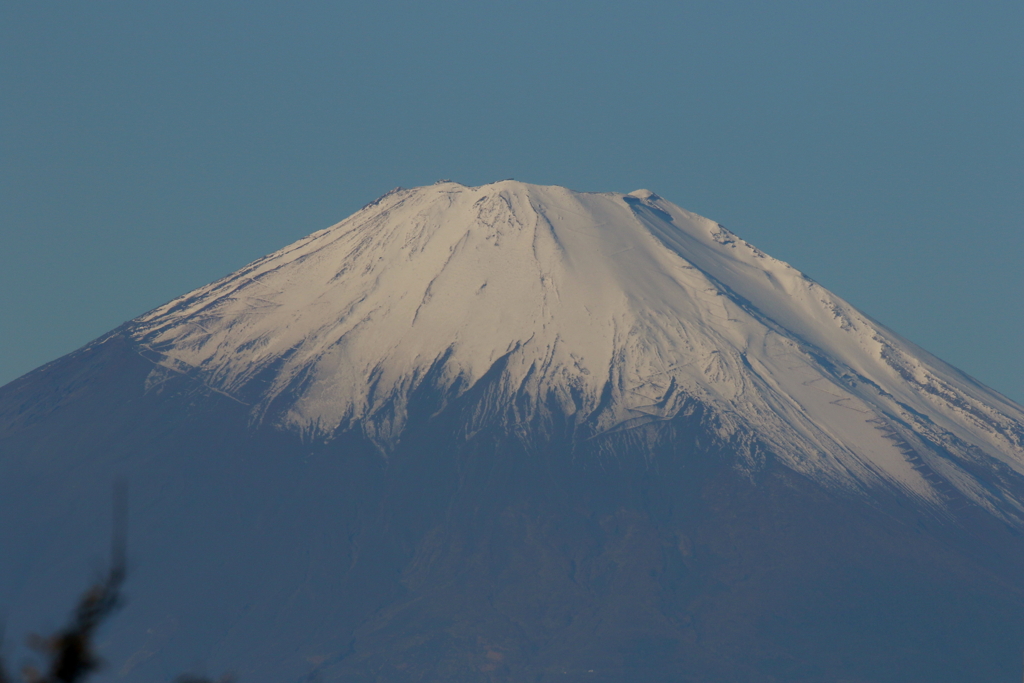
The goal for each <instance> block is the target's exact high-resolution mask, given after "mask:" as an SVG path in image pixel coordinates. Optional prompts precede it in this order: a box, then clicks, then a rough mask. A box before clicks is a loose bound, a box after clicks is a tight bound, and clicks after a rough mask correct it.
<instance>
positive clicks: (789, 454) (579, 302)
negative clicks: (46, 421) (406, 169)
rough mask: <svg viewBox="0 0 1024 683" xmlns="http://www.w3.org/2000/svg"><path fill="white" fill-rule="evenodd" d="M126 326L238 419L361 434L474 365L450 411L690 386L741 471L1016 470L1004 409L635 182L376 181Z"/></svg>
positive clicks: (867, 483)
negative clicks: (393, 184)
mask: <svg viewBox="0 0 1024 683" xmlns="http://www.w3.org/2000/svg"><path fill="white" fill-rule="evenodd" d="M129 328H130V334H131V335H132V337H133V338H134V339H135V340H136V341H137V342H138V343H139V344H140V345H141V347H142V348H144V349H145V350H146V353H148V354H149V355H150V357H151V358H153V359H155V360H156V362H157V368H156V369H154V371H153V373H151V378H150V383H151V384H152V385H154V386H155V385H158V384H159V383H160V381H161V380H162V378H163V377H165V376H166V375H167V373H186V374H190V375H193V376H195V377H197V378H198V379H200V380H201V381H203V382H204V383H206V384H207V385H208V386H210V387H211V388H213V389H215V390H216V391H219V392H222V393H225V394H228V395H230V396H232V397H234V398H236V399H238V400H239V401H242V402H244V403H247V404H250V405H251V410H252V415H253V419H254V420H258V421H263V422H266V421H270V422H272V423H274V424H278V425H279V426H281V427H282V428H285V429H297V430H300V431H302V432H303V433H305V434H308V435H311V436H314V437H316V438H325V439H329V438H331V437H332V436H333V435H334V434H336V433H338V432H339V431H345V430H349V429H361V430H363V432H364V433H365V434H366V435H367V436H368V437H370V438H371V439H373V440H374V441H375V442H376V443H377V444H378V445H379V446H380V448H381V450H382V451H383V452H385V453H386V452H388V450H389V449H390V448H391V447H392V446H393V445H394V444H395V443H397V442H398V440H400V438H401V435H402V432H403V430H404V428H405V424H406V421H407V419H408V411H409V409H410V401H412V400H413V397H414V395H415V394H416V392H417V391H419V390H421V389H423V388H429V389H430V390H431V391H435V392H439V394H440V395H441V396H445V397H447V399H445V400H449V399H454V398H456V397H458V396H460V395H462V394H463V393H465V392H466V391H467V390H469V389H470V388H472V387H474V386H475V385H477V383H479V382H480V381H481V380H482V378H484V377H485V376H490V375H493V374H494V373H495V372H496V373H498V375H499V380H498V382H497V385H496V387H497V388H496V389H494V390H493V391H492V395H490V397H489V399H488V401H487V404H486V405H484V406H481V407H480V409H479V413H478V415H477V416H476V417H475V418H474V419H475V420H476V421H478V422H481V423H483V422H490V423H492V424H503V425H506V426H507V427H508V428H510V429H512V428H513V427H514V426H515V425H522V424H527V423H529V424H534V425H538V429H537V430H534V434H537V433H543V429H544V425H550V424H552V423H553V422H559V423H563V422H564V423H566V424H568V425H569V428H570V429H571V430H572V431H573V434H574V436H573V438H575V439H578V440H581V439H591V438H596V437H599V436H601V435H602V434H606V433H610V432H616V431H622V430H641V431H642V430H651V429H653V430H655V431H657V428H658V425H659V424H664V423H666V422H667V421H670V420H671V419H673V418H674V417H675V416H676V415H679V414H680V413H681V412H685V411H687V410H691V409H692V407H693V405H695V404H701V405H704V406H707V407H708V408H709V409H710V414H712V415H714V416H715V418H714V419H715V420H716V421H717V422H716V424H717V426H716V428H715V429H716V430H717V433H718V436H719V438H721V439H723V440H726V441H728V440H736V441H737V443H738V445H737V449H738V450H739V452H740V455H741V462H743V463H745V464H744V465H743V466H744V467H746V468H748V469H749V470H751V471H753V470H756V469H757V468H758V467H759V466H760V463H762V462H763V460H764V458H765V457H769V456H770V457H776V458H779V459H780V460H782V461H784V462H785V463H786V464H787V465H788V466H790V467H791V468H793V469H795V470H797V471H800V472H803V473H805V474H807V475H809V476H812V477H814V478H816V479H818V480H822V481H825V482H828V483H830V485H838V486H843V487H846V488H849V489H852V490H861V491H865V490H869V489H872V488H874V487H879V486H882V487H887V488H895V489H897V490H899V491H902V492H903V493H904V494H906V495H910V496H913V497H915V498H917V499H920V500H922V501H925V502H926V503H928V504H930V505H935V506H940V507H941V506H943V505H946V504H948V503H949V500H950V499H949V495H950V494H949V493H948V491H947V489H949V488H952V489H953V490H955V491H957V492H958V493H957V495H960V496H966V497H968V498H970V499H971V500H973V501H975V502H977V503H978V504H980V505H983V506H984V507H987V508H988V509H990V510H992V511H996V509H997V505H996V503H995V501H996V499H997V498H998V497H999V496H1000V495H1001V494H1000V493H998V492H993V491H992V490H990V489H988V488H986V487H984V486H982V485H980V484H979V483H978V481H977V479H976V478H975V475H973V474H969V473H968V469H965V468H962V467H960V466H959V465H958V464H957V458H962V459H970V458H974V457H975V455H971V454H977V453H984V454H986V456H985V457H986V458H988V459H989V460H991V461H992V462H993V463H995V464H993V466H996V464H998V466H1000V467H1009V468H1011V469H1012V470H1013V471H1015V472H1018V473H1024V411H1022V410H1021V409H1020V407H1019V406H1016V405H1014V404H1012V403H1010V402H1009V401H1007V400H1006V399H1004V398H1002V397H1001V396H999V395H998V394H995V393H994V392H991V391H989V390H987V389H985V388H984V387H980V386H979V385H977V384H976V383H974V382H973V381H971V380H970V379H969V378H966V377H965V376H963V375H962V374H961V373H959V372H958V371H956V370H955V369H953V368H951V367H949V366H947V365H945V364H944V363H942V362H941V361H938V360H937V359H935V358H933V357H931V356H930V355H928V354H926V353H924V352H923V351H921V350H920V349H918V348H917V347H915V346H913V345H912V344H910V343H909V342H906V341H905V340H902V339H901V338H899V337H898V336H897V335H895V334H894V333H892V332H891V331H889V330H887V329H885V328H883V327H881V326H880V325H878V324H877V323H875V322H873V321H871V320H870V319H869V318H867V317H866V316H863V315H862V314H860V313H859V312H858V311H856V310H855V309H854V308H853V307H852V306H850V305H849V304H848V303H846V302H845V301H843V300H842V299H840V298H839V297H837V296H835V295H833V294H832V293H830V292H828V291H827V290H825V289H824V288H822V287H821V286H819V285H818V284H816V283H814V282H813V281H811V280H809V279H808V278H806V277H804V276H803V275H802V274H801V273H799V272H798V271H796V270H795V269H793V268H791V267H790V266H788V265H787V264H785V263H782V262H780V261H777V260H775V259H772V258H771V257H768V256H766V255H765V254H764V253H762V252H761V251H759V250H758V249H756V248H755V247H753V246H751V245H749V244H748V243H746V242H745V241H743V240H742V239H740V238H738V237H737V236H735V235H733V234H732V233H731V232H729V231H728V230H726V229H725V228H723V227H721V226H720V225H718V224H717V223H715V222H714V221H710V220H708V219H706V218H702V217H700V216H697V215H695V214H692V213H690V212H688V211H685V210H684V209H681V208H679V207H677V206H675V205H673V204H671V203H670V202H667V201H665V200H662V199H661V198H659V197H658V196H657V195H655V194H654V193H653V192H650V191H648V190H636V191H634V192H631V193H629V194H628V195H627V194H618V193H578V192H573V191H571V190H568V189H566V188H563V187H558V186H540V185H529V184H526V183H521V182H518V181H514V180H504V181H499V182H496V183H492V184H489V185H483V186H480V187H466V186H463V185H460V184H458V183H452V182H449V181H445V182H440V183H438V184H435V185H433V186H429V187H421V188H415V189H412V190H400V189H396V190H395V191H392V192H391V193H388V194H387V195H385V196H383V197H381V198H380V199H379V200H377V201H376V202H374V203H372V204H370V205H368V206H367V207H365V208H364V209H363V210H361V211H359V212H357V213H356V214H354V215H353V216H351V217H349V218H348V219H346V220H344V221H342V222H341V223H338V224H337V225H334V226H332V227H330V228H327V229H326V230H322V231H320V232H317V233H314V234H312V235H310V236H309V237H307V238H305V239H302V240H299V241H298V242H296V243H294V244H292V245H290V246H288V247H285V248H284V249H282V250H280V251H278V252H276V253H274V254H271V255H269V256H267V257H264V258H263V259H260V260H258V261H256V262H254V263H252V264H250V265H248V266H246V267H245V268H243V269H241V270H240V271H238V272H237V273H234V274H232V275H230V276H228V277H226V278H224V279H222V280H220V281H218V282H215V283H213V284H211V285H208V286H206V287H203V288H200V289H198V290H196V291H194V292H191V293H189V294H187V295H185V296H183V297H181V298H179V299H176V300H175V301H172V302H170V303H169V304H167V305H165V306H162V307H160V308H158V309H156V310H154V311H152V312H150V313H147V314H146V315H143V316H141V317H140V318H138V319H137V320H135V321H133V322H132V323H131V324H130V326H129ZM425 383H429V384H430V386H429V387H426V386H425ZM751 434H753V435H756V436H755V437H750V436H749V435H751ZM908 453H910V454H912V455H908ZM936 477H938V478H939V479H941V481H942V482H944V483H943V484H942V485H941V486H940V485H938V484H936V483H935V481H933V480H935V479H936ZM1000 510H1001V511H1000V512H999V513H998V514H1001V515H1003V516H1007V515H1009V516H1011V517H1012V516H1015V515H1018V514H1019V515H1022V516H1024V503H1022V502H1020V501H1016V500H1014V501H1013V502H1012V505H1010V506H1009V507H1008V506H1007V505H1005V504H1002V505H1001V506H1000ZM1007 510H1010V512H1007Z"/></svg>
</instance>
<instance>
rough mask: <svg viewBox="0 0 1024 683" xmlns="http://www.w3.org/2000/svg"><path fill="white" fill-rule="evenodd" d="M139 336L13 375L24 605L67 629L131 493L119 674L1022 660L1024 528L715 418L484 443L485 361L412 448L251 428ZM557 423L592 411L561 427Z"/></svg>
mask: <svg viewBox="0 0 1024 683" xmlns="http://www.w3.org/2000/svg"><path fill="white" fill-rule="evenodd" d="M151 368H152V366H151V364H150V363H149V361H146V360H145V359H143V358H142V357H140V356H139V355H138V354H137V353H136V351H135V350H134V349H133V348H132V347H131V346H130V345H129V344H128V343H126V342H125V341H124V340H123V339H122V338H120V337H118V336H114V337H111V338H110V339H109V340H108V341H107V342H106V343H104V344H101V345H98V346H94V347H92V348H90V349H87V350H85V351H82V352H79V353H77V354H73V355H72V356H69V357H67V358H65V359H62V360H61V361H58V362H57V363H54V364H51V365H50V366H47V367H45V368H42V369H41V370H39V371H36V372H35V373H32V374H31V375H28V376H27V377H25V378H23V379H21V380H19V381H17V382H15V383H12V384H10V385H8V386H6V387H4V388H3V389H0V518H2V519H3V520H4V523H3V524H2V525H0V559H2V562H0V605H2V606H3V608H4V609H5V610H6V612H7V615H8V616H7V621H8V623H7V628H8V631H7V632H8V633H21V632H24V631H26V630H47V629H48V628H50V627H52V626H54V625H56V624H57V623H59V622H60V621H61V619H62V618H63V616H64V613H65V610H66V609H68V608H69V607H70V605H71V604H73V601H74V598H75V596H76V595H77V594H78V592H79V591H80V590H81V588H82V587H83V586H84V585H85V584H86V582H87V581H88V579H89V578H90V575H91V572H94V571H96V570H98V569H99V568H100V567H101V566H102V562H103V554H104V549H105V548H106V544H107V530H108V520H109V510H108V509H107V507H108V500H109V497H108V496H109V490H110V485H111V482H112V481H113V480H114V479H116V478H119V477H121V478H125V479H127V480H128V481H129V482H130V485H131V497H132V505H131V511H132V522H131V536H130V546H129V552H130V556H131V560H132V564H131V566H130V569H129V581H128V585H127V591H128V593H129V598H130V602H129V605H128V607H127V608H126V609H125V610H124V612H123V613H122V614H120V615H118V616H117V617H115V619H114V621H113V622H112V624H111V626H110V627H109V629H108V630H107V631H106V632H105V634H104V635H105V638H104V639H103V640H104V642H103V643H102V646H103V648H104V654H105V656H106V657H107V659H108V662H109V664H110V666H109V668H108V671H107V674H106V676H107V677H108V678H109V679H111V680H113V679H115V678H117V679H118V680H125V681H159V680H170V679H171V678H172V677H173V676H174V675H175V674H177V673H179V672H180V671H181V670H182V669H185V668H189V667H193V666H197V665H198V666H201V667H203V668H205V669H206V670H207V671H209V672H211V673H216V672H220V671H222V670H233V671H235V672H237V674H238V675H239V677H240V678H241V681H242V683H263V682H264V681H266V682H268V683H269V682H270V681H300V680H317V679H315V678H312V677H314V676H319V679H318V680H321V681H331V680H340V681H381V682H384V681H396V682H397V681H402V682H405V681H409V682H412V681H517V682H518V681H566V682H572V681H601V682H607V683H611V682H613V681H615V682H618V681H627V680H628V681H652V682H653V681H749V682H762V681H764V682H767V681H780V682H781V681H786V682H790V681H807V682H810V681H840V680H842V681H860V682H868V681H871V682H877V683H881V682H892V683H897V682H898V683H909V682H914V681H920V682H922V683H924V682H928V683H934V682H939V681H958V682H959V681H968V680H969V681H1006V682H1007V683H1009V682H1010V681H1017V680H1019V678H1020V653H1021V649H1022V647H1021V646H1022V643H1024V590H1022V587H1024V572H1022V570H1024V552H1022V548H1024V544H1022V542H1021V539H1020V538H1019V537H1018V536H1016V535H1015V534H1013V533H1011V532H1010V531H1009V530H1007V529H1005V528H1003V527H1002V526H1000V525H999V524H997V523H995V522H992V521H991V520H989V519H988V518H986V517H984V516H982V515H981V514H980V513H977V512H974V511H972V510H969V509H968V510H964V511H963V512H962V513H961V515H962V518H961V519H960V520H959V522H958V523H957V524H952V523H951V522H950V521H949V520H946V521H943V520H940V519H938V518H935V517H932V516H929V515H926V514H922V513H921V512H920V511H917V510H913V509H909V508H906V507H902V506H901V505H900V503H899V502H898V501H897V499H896V498H894V497H889V496H887V495H886V494H885V493H884V492H880V493H879V497H878V498H877V499H876V500H875V502H874V504H873V505H867V504H865V503H864V502H861V501H857V500H852V499H849V498H845V497H843V496H840V495H837V494H836V493H835V492H830V491H826V490H823V489H822V488H821V487H819V486H818V485H816V484H814V483H813V482H810V481H808V480H806V479H803V478H802V477H800V476H798V475H795V474H793V473H792V472H790V471H788V470H786V469H784V468H781V467H777V466H775V465H773V464H772V462H771V459H770V458H769V459H768V462H767V463H766V465H765V467H764V469H763V470H762V471H761V472H760V474H759V475H758V476H757V477H756V478H755V480H753V481H752V480H750V479H749V478H747V477H744V476H741V475H739V474H737V472H736V471H735V470H734V469H733V468H732V467H731V459H730V455H729V453H728V452H727V447H726V446H722V447H712V446H710V445H708V444H710V443H711V441H710V439H709V438H708V436H707V427H708V425H707V424H706V423H707V421H708V420H707V419H706V418H705V417H704V416H702V414H701V412H700V410H696V411H694V412H693V413H692V414H691V415H690V416H689V417H688V418H686V419H685V420H677V421H675V422H673V423H666V424H662V425H660V426H659V427H657V428H656V429H657V430H658V432H659V433H658V434H657V436H658V438H659V439H660V443H661V445H660V446H658V447H656V448H655V449H654V451H653V452H648V450H647V449H646V448H640V444H641V442H644V441H647V442H649V441H651V440H652V435H651V434H650V433H647V434H640V433H636V432H633V433H630V432H626V433H621V434H618V435H610V436H607V437H604V438H603V439H594V440H591V441H588V442H584V443H577V444H575V445H573V444H572V443H571V441H570V440H568V439H567V438H552V439H547V440H543V441H540V442H539V443H538V442H536V440H534V443H533V445H532V446H530V447H526V446H524V445H522V440H521V439H519V438H514V437H510V436H508V435H506V434H504V433H499V432H497V431H495V430H491V429H486V428H485V429H481V430H479V431H477V432H476V433H475V434H474V435H473V436H472V437H471V438H466V436H465V424H466V420H467V415H468V414H469V413H471V412H472V409H473V406H474V405H475V402H476V401H478V400H481V399H482V392H485V391H486V382H485V383H483V385H482V386H481V387H480V388H478V389H474V390H473V391H470V392H469V393H468V394H466V395H465V396H464V397H463V398H462V399H460V400H459V401H458V402H456V403H454V404H453V405H450V406H449V407H448V408H447V409H446V410H445V411H444V412H443V413H442V414H441V415H440V416H436V417H432V418H427V417H425V416H426V415H430V414H431V413H432V412H433V410H432V409H433V407H434V405H435V403H434V400H433V397H431V396H428V395H423V396H421V397H419V398H418V403H417V405H420V406H421V407H422V412H423V416H421V417H419V418H417V417H415V416H414V417H413V419H412V420H411V421H410V428H409V431H408V432H407V434H406V435H405V436H404V437H403V440H402V443H401V444H400V445H399V447H398V448H397V450H396V451H395V452H394V453H392V454H391V455H390V456H389V458H388V459H387V460H385V459H383V458H382V457H381V456H380V455H379V454H378V452H377V451H376V450H375V449H374V448H373V447H372V446H371V445H370V444H368V443H366V442H365V441H364V440H362V439H361V438H357V437H355V436H353V435H348V436H344V437H342V438H339V439H337V440H335V441H333V442H331V443H329V444H326V445H324V444H302V443H300V442H299V441H298V440H297V439H296V438H294V437H293V436H291V435H286V434H281V433H278V432H275V431H273V430H251V429H249V428H248V426H247V424H248V423H247V420H248V418H247V409H246V407H245V406H244V405H241V404H239V403H237V402H236V401H233V400H232V399H229V398H227V397H224V396H222V395H219V394H217V393H215V392H212V391H210V390H208V389H206V388H205V387H202V386H201V385H198V384H195V383H194V382H193V381H192V380H190V379H189V378H186V377H180V378H172V379H170V380H168V381H167V382H165V383H164V384H163V385H161V386H160V387H156V388H153V387H151V388H150V390H149V391H148V392H147V391H144V379H145V377H146V375H147V374H148V373H149V371H150V369H151ZM552 429H553V430H554V433H556V434H557V433H564V432H567V431H568V430H567V429H564V428H559V427H558V425H555V426H553V427H552Z"/></svg>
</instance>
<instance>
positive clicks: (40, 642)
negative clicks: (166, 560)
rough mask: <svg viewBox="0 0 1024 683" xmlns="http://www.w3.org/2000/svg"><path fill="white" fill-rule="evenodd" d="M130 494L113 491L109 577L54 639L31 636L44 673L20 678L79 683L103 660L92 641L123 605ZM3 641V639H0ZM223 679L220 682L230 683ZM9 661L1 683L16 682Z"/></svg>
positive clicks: (203, 681) (185, 679)
mask: <svg viewBox="0 0 1024 683" xmlns="http://www.w3.org/2000/svg"><path fill="white" fill-rule="evenodd" d="M127 512H128V508H127V492H126V489H125V488H124V486H118V487H116V488H115V491H114V536H113V546H112V553H111V555H112V561H111V566H110V571H109V572H108V573H107V576H106V578H104V579H103V580H102V581H99V582H97V583H95V584H94V585H93V586H91V587H90V588H89V589H88V590H87V591H86V592H85V593H84V594H83V595H82V597H81V598H80V599H79V601H78V605H77V606H76V607H75V610H74V612H72V615H71V619H70V622H69V623H68V625H67V626H65V627H64V628H62V629H61V630H59V631H58V632H57V633H55V634H54V635H52V636H49V637H42V636H38V635H32V636H30V637H29V639H28V641H29V645H30V646H31V647H32V649H34V650H36V651H37V652H39V653H40V654H41V655H42V656H43V657H44V658H45V659H46V660H47V665H46V666H45V670H44V671H40V670H39V669H37V668H36V667H34V666H26V667H25V668H24V669H22V672H21V675H22V680H23V681H24V683H80V682H81V681H84V680H86V679H87V678H88V677H89V676H90V675H91V674H93V673H95V672H96V671H98V670H99V669H100V668H101V667H102V665H103V661H102V659H100V657H99V655H97V654H96V650H95V644H94V642H93V638H94V636H95V634H96V631H97V630H98V629H99V627H100V626H101V625H102V624H103V622H104V621H106V620H107V618H109V617H110V616H111V615H112V614H113V613H114V612H115V611H117V609H118V608H119V607H121V606H122V605H123V604H124V601H125V600H124V595H123V593H122V592H121V587H122V586H123V584H124V580H125V576H126V575H127V563H126V552H125V546H126V529H127ZM0 642H2V638H0ZM230 680H231V679H230V678H229V677H224V678H222V679H220V682H219V683H228V682H229V681H230ZM14 681H15V679H14V678H12V677H11V675H10V674H9V673H8V670H7V666H6V662H4V661H3V659H2V658H0V683H14ZM175 683H214V682H213V681H211V680H210V679H208V678H205V677H201V676H192V675H188V674H186V675H183V676H181V677H179V678H178V679H177V680H176V682H175Z"/></svg>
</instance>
